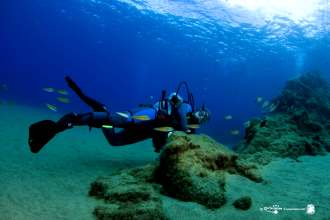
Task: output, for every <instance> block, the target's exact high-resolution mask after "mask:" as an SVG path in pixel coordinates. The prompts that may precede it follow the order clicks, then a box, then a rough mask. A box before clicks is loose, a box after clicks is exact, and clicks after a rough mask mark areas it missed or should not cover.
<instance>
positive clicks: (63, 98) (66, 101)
mask: <svg viewBox="0 0 330 220" xmlns="http://www.w3.org/2000/svg"><path fill="white" fill-rule="evenodd" d="M56 99H57V100H58V101H59V102H63V103H65V104H68V103H70V99H68V98H65V97H57V98H56Z"/></svg>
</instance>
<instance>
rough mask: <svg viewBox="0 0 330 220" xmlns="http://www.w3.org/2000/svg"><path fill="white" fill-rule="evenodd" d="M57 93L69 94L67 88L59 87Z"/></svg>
mask: <svg viewBox="0 0 330 220" xmlns="http://www.w3.org/2000/svg"><path fill="white" fill-rule="evenodd" d="M57 93H59V94H61V95H69V93H68V92H67V91H66V90H65V89H59V90H57Z"/></svg>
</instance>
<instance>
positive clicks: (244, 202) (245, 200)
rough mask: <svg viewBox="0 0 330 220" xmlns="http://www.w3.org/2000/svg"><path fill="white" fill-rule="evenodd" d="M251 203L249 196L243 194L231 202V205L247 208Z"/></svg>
mask: <svg viewBox="0 0 330 220" xmlns="http://www.w3.org/2000/svg"><path fill="white" fill-rule="evenodd" d="M251 205H252V199H251V197H249V196H243V197H241V198H239V199H237V200H235V202H234V203H233V206H234V207H235V208H237V209H242V210H248V209H249V208H250V207H251Z"/></svg>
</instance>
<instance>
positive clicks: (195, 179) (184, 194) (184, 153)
mask: <svg viewBox="0 0 330 220" xmlns="http://www.w3.org/2000/svg"><path fill="white" fill-rule="evenodd" d="M227 173H231V174H239V175H242V176H245V177H247V178H249V179H251V180H252V181H255V182H261V181H262V178H261V176H260V175H259V174H258V173H257V170H256V167H255V166H253V165H247V164H245V163H244V162H243V161H240V160H238V155H237V154H236V153H234V152H233V151H231V150H229V149H228V148H226V147H225V146H223V145H221V144H219V143H217V142H216V141H214V140H213V139H211V138H210V137H208V136H206V135H187V134H185V133H183V132H175V133H174V134H172V135H171V137H170V138H169V140H168V142H167V144H166V146H165V149H164V150H163V152H162V153H161V155H160V163H159V166H158V167H157V169H156V171H155V179H156V181H157V182H158V183H159V184H161V185H162V187H163V188H162V189H163V192H164V193H165V194H166V195H169V196H171V197H174V198H178V199H181V200H184V201H194V202H197V203H200V204H202V205H205V206H206V207H208V208H219V207H221V206H222V205H223V204H225V202H226V198H225V183H226V179H225V178H226V174H227Z"/></svg>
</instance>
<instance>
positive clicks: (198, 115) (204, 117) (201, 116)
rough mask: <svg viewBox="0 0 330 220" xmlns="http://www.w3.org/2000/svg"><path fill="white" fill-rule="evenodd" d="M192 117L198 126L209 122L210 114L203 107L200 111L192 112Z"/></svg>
mask: <svg viewBox="0 0 330 220" xmlns="http://www.w3.org/2000/svg"><path fill="white" fill-rule="evenodd" d="M193 115H194V118H195V119H196V120H197V123H198V124H204V123H206V122H208V121H209V120H210V117H211V112H210V111H209V110H208V109H206V108H205V107H204V106H203V107H202V108H201V109H200V110H198V111H196V112H194V113H193Z"/></svg>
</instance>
